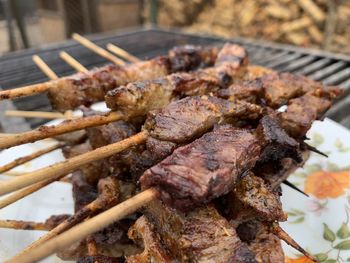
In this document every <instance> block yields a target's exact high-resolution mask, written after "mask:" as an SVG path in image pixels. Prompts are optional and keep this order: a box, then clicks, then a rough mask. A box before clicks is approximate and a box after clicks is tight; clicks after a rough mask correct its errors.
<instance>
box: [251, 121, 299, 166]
mask: <svg viewBox="0 0 350 263" xmlns="http://www.w3.org/2000/svg"><path fill="white" fill-rule="evenodd" d="M257 134H258V136H259V138H260V139H261V140H262V141H264V142H265V143H266V147H265V148H264V150H263V152H262V153H261V156H260V158H259V163H266V162H270V161H272V162H274V161H278V160H281V159H283V158H287V157H289V158H292V159H293V160H295V161H296V162H300V161H301V157H300V151H299V143H298V142H297V141H296V140H295V139H293V138H292V137H290V136H289V135H288V134H287V133H286V132H285V131H284V130H283V129H282V128H281V126H280V125H279V124H278V120H277V118H275V116H264V117H263V118H262V119H261V120H260V125H259V127H258V129H257Z"/></svg>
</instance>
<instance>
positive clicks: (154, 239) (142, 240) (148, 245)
mask: <svg viewBox="0 0 350 263" xmlns="http://www.w3.org/2000/svg"><path fill="white" fill-rule="evenodd" d="M128 235H129V238H130V239H132V240H134V242H135V243H136V244H138V245H139V246H140V247H142V248H143V251H142V253H140V254H136V255H132V256H129V257H126V262H127V263H167V262H169V263H170V262H174V259H173V258H172V257H170V256H169V255H168V252H167V251H166V249H165V248H164V247H163V245H162V240H161V239H160V236H159V234H158V233H157V232H156V230H155V226H154V225H153V224H152V223H151V222H149V220H148V219H147V218H146V217H145V216H141V217H140V218H139V219H137V220H136V222H135V224H134V225H133V226H132V227H131V228H130V229H129V233H128Z"/></svg>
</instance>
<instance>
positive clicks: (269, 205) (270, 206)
mask: <svg viewBox="0 0 350 263" xmlns="http://www.w3.org/2000/svg"><path fill="white" fill-rule="evenodd" d="M234 194H235V195H236V197H237V199H238V200H240V201H241V202H242V203H243V204H244V205H246V206H249V207H251V208H253V209H254V211H255V212H256V213H257V214H258V215H259V216H260V217H262V218H265V219H266V220H269V221H276V220H277V221H286V220H287V217H286V215H285V213H284V212H283V210H282V203H281V201H280V200H279V198H278V197H276V195H275V194H273V193H272V192H271V191H270V189H269V187H268V186H267V185H266V184H265V183H264V180H263V179H262V178H260V177H257V176H255V175H254V174H253V173H247V174H245V175H244V176H243V178H242V179H241V180H240V181H239V182H238V184H237V185H236V187H235V190H234Z"/></svg>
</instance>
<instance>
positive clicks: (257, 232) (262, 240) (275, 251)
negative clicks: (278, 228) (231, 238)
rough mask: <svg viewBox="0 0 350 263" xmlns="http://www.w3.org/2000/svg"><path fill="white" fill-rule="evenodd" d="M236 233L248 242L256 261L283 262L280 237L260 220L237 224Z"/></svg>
mask: <svg viewBox="0 0 350 263" xmlns="http://www.w3.org/2000/svg"><path fill="white" fill-rule="evenodd" d="M237 234H238V236H239V237H240V239H241V240H242V241H244V242H246V243H247V244H248V247H249V249H250V250H251V251H252V252H253V253H254V254H255V259H256V261H257V262H259V263H265V262H271V263H275V262H276V263H283V262H284V253H283V250H282V246H281V241H280V239H279V238H278V237H277V236H275V235H274V234H272V233H271V232H270V231H269V229H268V227H266V226H265V225H264V224H263V223H261V222H260V221H258V220H251V221H249V222H246V223H243V224H241V225H239V227H238V228H237Z"/></svg>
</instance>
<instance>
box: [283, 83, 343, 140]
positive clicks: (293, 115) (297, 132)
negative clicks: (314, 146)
mask: <svg viewBox="0 0 350 263" xmlns="http://www.w3.org/2000/svg"><path fill="white" fill-rule="evenodd" d="M341 94H342V90H341V89H340V88H338V87H327V88H317V89H315V90H312V91H309V92H308V93H306V94H305V95H304V96H302V97H299V98H296V99H293V100H290V101H289V103H288V108H287V110H286V111H285V112H281V113H279V115H278V117H279V122H280V124H281V126H282V127H283V128H284V129H285V130H286V131H287V132H288V133H289V134H290V135H291V136H293V137H296V138H302V137H304V136H305V134H306V132H307V131H308V130H309V129H310V127H311V125H312V122H313V121H314V120H317V119H320V118H322V116H323V115H324V114H325V112H326V111H327V110H328V109H329V108H330V107H331V105H332V101H333V100H334V99H335V98H337V97H339V96H340V95H341Z"/></svg>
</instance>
